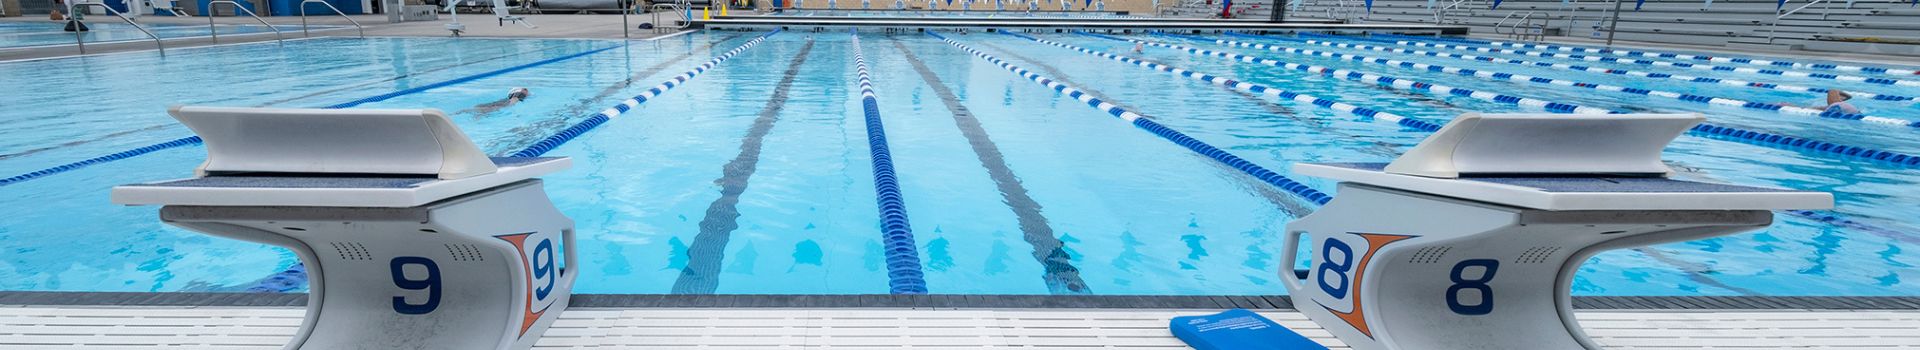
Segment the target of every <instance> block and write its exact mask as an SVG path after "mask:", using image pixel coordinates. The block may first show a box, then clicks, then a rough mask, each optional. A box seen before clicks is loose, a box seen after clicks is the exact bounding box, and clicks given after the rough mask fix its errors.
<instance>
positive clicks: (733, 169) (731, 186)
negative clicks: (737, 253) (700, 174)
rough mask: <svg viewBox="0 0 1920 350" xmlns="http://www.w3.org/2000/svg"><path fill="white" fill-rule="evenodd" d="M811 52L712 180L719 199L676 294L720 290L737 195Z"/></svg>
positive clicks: (798, 60)
mask: <svg viewBox="0 0 1920 350" xmlns="http://www.w3.org/2000/svg"><path fill="white" fill-rule="evenodd" d="M811 52H813V41H812V40H808V41H807V42H806V44H805V45H802V46H800V53H798V54H795V55H794V59H793V62H792V63H790V64H788V66H787V71H786V74H784V75H782V76H781V77H780V82H779V83H778V84H777V85H775V86H774V88H773V94H772V95H771V96H769V97H768V98H767V103H766V106H765V107H763V108H761V109H760V114H759V116H758V117H756V118H754V120H753V126H752V127H750V128H748V129H747V135H746V136H745V137H743V138H741V141H740V154H739V155H737V156H735V157H734V158H733V160H732V161H729V162H727V165H726V166H724V167H722V168H721V175H720V178H719V179H716V180H713V183H714V184H715V185H718V186H720V198H716V199H714V200H713V203H712V204H710V205H708V206H707V211H706V216H705V217H703V218H701V219H700V233H699V234H697V235H694V237H693V244H691V245H689V246H688V247H687V266H686V268H684V269H681V270H680V278H679V279H677V280H674V281H673V292H674V293H675V294H712V293H713V292H714V291H715V290H718V289H719V288H720V263H721V260H724V259H725V258H726V249H727V241H729V240H731V239H732V236H733V231H734V230H736V229H739V228H740V208H739V204H740V194H741V193H744V192H746V191H747V181H748V180H749V179H751V178H752V177H753V173H754V172H756V171H758V170H759V164H760V151H761V146H762V145H763V142H764V140H765V138H766V136H767V133H769V132H772V131H773V125H774V123H775V122H777V121H779V120H780V111H781V107H782V106H784V105H785V104H786V102H787V95H788V91H790V90H791V89H792V88H793V82H794V80H796V78H797V75H799V74H800V67H801V66H802V65H804V64H806V63H807V57H808V53H811Z"/></svg>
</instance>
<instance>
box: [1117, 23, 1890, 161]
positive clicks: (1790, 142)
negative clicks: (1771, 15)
mask: <svg viewBox="0 0 1920 350" xmlns="http://www.w3.org/2000/svg"><path fill="white" fill-rule="evenodd" d="M1081 34H1082V35H1089V36H1094V37H1100V38H1106V39H1110V40H1121V41H1132V42H1139V43H1145V44H1146V45H1154V46H1159V47H1167V48H1173V49H1176V50H1181V51H1184V52H1187V53H1190V54H1195V55H1210V56H1216V57H1222V58H1227V59H1229V60H1233V61H1241V62H1252V63H1261V64H1266V65H1273V66H1278V64H1276V63H1275V62H1279V61H1274V60H1268V59H1264V58H1258V57H1252V56H1246V55H1240V54H1232V53H1221V52H1214V51H1209V50H1202V49H1195V48H1190V47H1186V46H1179V45H1170V44H1161V43H1154V42H1148V41H1141V40H1133V39H1122V38H1115V37H1111V36H1104V35H1095V34H1087V33H1081ZM1202 52H1206V53H1202ZM1286 64H1287V65H1289V66H1288V67H1289V68H1294V67H1303V66H1302V65H1297V64H1292V63H1286ZM1321 68H1323V69H1322V70H1319V71H1327V70H1325V69H1324V67H1321ZM1294 69H1299V70H1305V69H1301V68H1294ZM1347 74H1348V75H1349V76H1350V78H1349V79H1354V80H1361V79H1355V78H1351V77H1352V76H1355V75H1359V73H1347ZM1376 77H1377V78H1374V81H1377V82H1380V83H1381V84H1383V85H1387V84H1391V86H1394V87H1397V88H1402V89H1409V90H1412V89H1419V88H1418V87H1417V86H1415V85H1413V84H1426V83H1415V82H1409V81H1406V80H1400V79H1393V78H1387V77H1378V76H1376ZM1455 90H1456V91H1457V90H1458V89H1455ZM1454 94H1456V95H1458V94H1459V93H1458V92H1455V93H1454ZM1480 94H1487V95H1492V94H1489V93H1480ZM1463 96H1467V95H1463ZM1471 97H1474V98H1481V99H1486V98H1482V97H1481V96H1471ZM1509 101H1511V100H1509ZM1536 101H1537V100H1536ZM1507 103H1509V104H1517V103H1515V102H1507ZM1546 103H1552V104H1554V105H1560V106H1566V107H1559V108H1550V109H1548V110H1550V111H1570V110H1575V109H1576V108H1579V109H1596V108H1593V107H1586V106H1579V105H1573V104H1566V103H1558V102H1546ZM1609 112H1614V111H1609ZM1560 113H1569V112H1560ZM1614 113H1625V112H1624V111H1619V112H1614ZM1689 131H1690V132H1692V133H1695V134H1696V136H1703V137H1708V138H1711V139H1718V140H1726V141H1734V142H1741V143H1747V144H1753V145H1761V146H1768V147H1773V148H1778V149H1785V150H1794V151H1813V152H1815V153H1824V154H1828V155H1836V156H1844V157H1849V158H1857V159H1863V160H1871V161H1877V162H1885V163H1889V164H1892V165H1898V166H1902V167H1909V168H1911V167H1920V156H1913V155H1908V154H1904V153H1898V152H1890V151H1883V150H1877V149H1872V148H1866V147H1859V146H1848V145H1841V144H1837V143H1832V142H1826V141H1818V140H1809V139H1805V138H1799V137H1793V136H1786V135H1779V134H1773V133H1767V132H1761V131H1753V130H1746V129H1741V128H1733V127H1725V126H1719V125H1714V124H1710V123H1701V124H1700V125H1695V126H1694V127H1693V129H1691V130H1689Z"/></svg>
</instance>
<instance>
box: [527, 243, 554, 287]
mask: <svg viewBox="0 0 1920 350" xmlns="http://www.w3.org/2000/svg"><path fill="white" fill-rule="evenodd" d="M542 258H545V259H542ZM551 274H553V240H551V239H543V240H540V244H539V245H535V246H533V280H535V281H538V280H541V279H546V280H547V286H545V287H539V288H534V289H533V298H534V299H535V300H547V293H552V292H553V281H554V280H556V279H558V278H554V277H557V276H553V277H550V276H549V275H551Z"/></svg>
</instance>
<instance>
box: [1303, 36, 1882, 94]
mask: <svg viewBox="0 0 1920 350" xmlns="http://www.w3.org/2000/svg"><path fill="white" fill-rule="evenodd" d="M1300 35H1301V36H1314V37H1322V38H1332V39H1360V40H1374V41H1381V42H1391V43H1394V44H1397V45H1406V46H1419V47H1431V48H1444V49H1456V50H1468V51H1477V52H1485V53H1504V54H1514V55H1525V56H1534V57H1552V58H1564V59H1575V60H1584V61H1592V62H1609V63H1630V64H1638V65H1644V66H1657V67H1679V68H1687V69H1695V70H1705V71H1716V72H1736V73H1748V74H1761V75H1777V76H1785V77H1795V78H1815V79H1827V80H1834V81H1845V82H1857V83H1868V84H1878V85H1892V86H1906V87H1920V80H1900V79H1890V78H1869V77H1863V76H1857V75H1840V74H1828V73H1809V72H1801V71H1790V70H1777V69H1757V68H1745V67H1731V66H1720V65H1711V64H1694V63H1686V62H1673V61H1655V60H1639V59H1621V58H1619V57H1604V56H1591V55H1580V54H1564V53H1551V52H1534V51H1526V50H1511V49H1496V48H1490V47H1478V46H1466V45H1456V44H1442V43H1430V42H1423V41H1412V40H1386V39H1372V38H1361V37H1353V36H1336V35H1320V34H1307V33H1301V34H1300Z"/></svg>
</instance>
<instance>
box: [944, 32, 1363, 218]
mask: <svg viewBox="0 0 1920 350" xmlns="http://www.w3.org/2000/svg"><path fill="white" fill-rule="evenodd" d="M926 33H927V35H929V36H932V37H934V38H938V39H940V40H942V41H945V42H946V43H947V44H948V45H952V46H953V47H955V48H959V49H960V50H962V51H966V52H967V53H971V54H973V55H974V56H975V57H979V58H981V59H983V60H986V61H987V62H989V63H993V64H994V65H997V66H999V67H1000V68H1001V69H1005V70H1007V71H1008V72H1012V73H1014V74H1015V75H1019V76H1020V77H1022V78H1026V79H1027V80H1030V81H1033V82H1034V83H1037V84H1040V85H1042V86H1046V87H1047V88H1049V89H1053V91H1055V92H1058V93H1060V94H1062V95H1066V96H1067V97H1070V98H1073V99H1075V100H1079V101H1080V102H1081V103H1085V104H1086V105H1087V106H1090V107H1093V108H1094V109H1098V110H1100V111H1102V112H1105V113H1107V114H1108V115H1112V116H1114V117H1115V118H1120V120H1123V121H1126V122H1128V123H1130V124H1133V126H1134V127H1137V128H1140V129H1143V130H1146V131H1147V132H1150V133H1153V134H1154V135H1155V136H1160V137H1161V138H1164V139H1166V140H1167V141H1172V142H1173V143H1174V144H1178V145H1180V146H1181V147H1185V148H1187V150H1190V151H1193V152H1194V153H1199V154H1200V155H1203V156H1206V157H1207V158H1212V159H1213V160H1215V161H1219V162H1221V163H1224V164H1226V165H1227V166H1229V167H1233V168H1234V169H1237V170H1240V171H1242V172H1245V173H1247V175H1252V176H1253V177H1254V178H1257V179H1260V181H1262V182H1266V183H1268V184H1271V185H1274V186H1277V187H1280V188H1281V189H1283V190H1286V191H1287V192H1288V193H1291V194H1293V195H1295V196H1298V197H1300V198H1301V199H1305V200H1306V201H1308V202H1313V203H1314V204H1321V205H1324V204H1326V203H1327V201H1330V200H1333V196H1331V195H1328V194H1326V193H1325V192H1320V190H1316V189H1313V188H1312V187H1308V186H1307V185H1306V184H1303V183H1300V182H1298V181H1294V180H1293V179H1291V178H1287V177H1286V176H1284V175H1280V173H1276V172H1274V171H1272V170H1267V168H1265V167H1261V166H1260V165H1258V164H1254V163H1253V162H1250V161H1247V160H1246V159H1243V158H1240V157H1239V156H1235V155H1233V154H1232V153H1228V152H1227V151H1223V150H1220V148H1218V147H1214V146H1213V145H1208V144H1207V143H1205V142H1201V141H1200V140H1197V139H1194V138H1193V137H1190V136H1187V135H1186V134H1183V133H1180V132H1179V131H1176V130H1173V129H1172V128H1168V127H1166V126H1164V125H1160V123H1155V122H1153V120H1151V119H1147V118H1144V117H1143V116H1141V115H1140V114H1138V113H1134V112H1133V111H1128V110H1126V109H1124V108H1120V106H1116V105H1114V104H1113V103H1109V102H1106V101H1101V100H1100V99H1099V98H1097V97H1094V96H1093V95H1092V94H1089V93H1086V92H1084V91H1081V90H1080V89H1076V88H1074V87H1072V86H1068V85H1066V84H1063V83H1060V82H1059V81H1055V80H1053V79H1051V78H1047V77H1044V76H1041V75H1039V74H1034V73H1033V72H1031V71H1028V70H1027V69H1026V68H1020V67H1019V66H1015V65H1013V64H1011V63H1007V62H1006V61H1002V60H1000V58H997V57H993V56H992V55H988V54H987V53H985V52H980V50H975V49H974V48H972V47H968V46H967V45H966V44H961V43H960V42H958V41H954V40H953V39H949V38H947V37H945V36H941V35H940V34H938V33H934V32H931V31H929V32H926Z"/></svg>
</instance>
